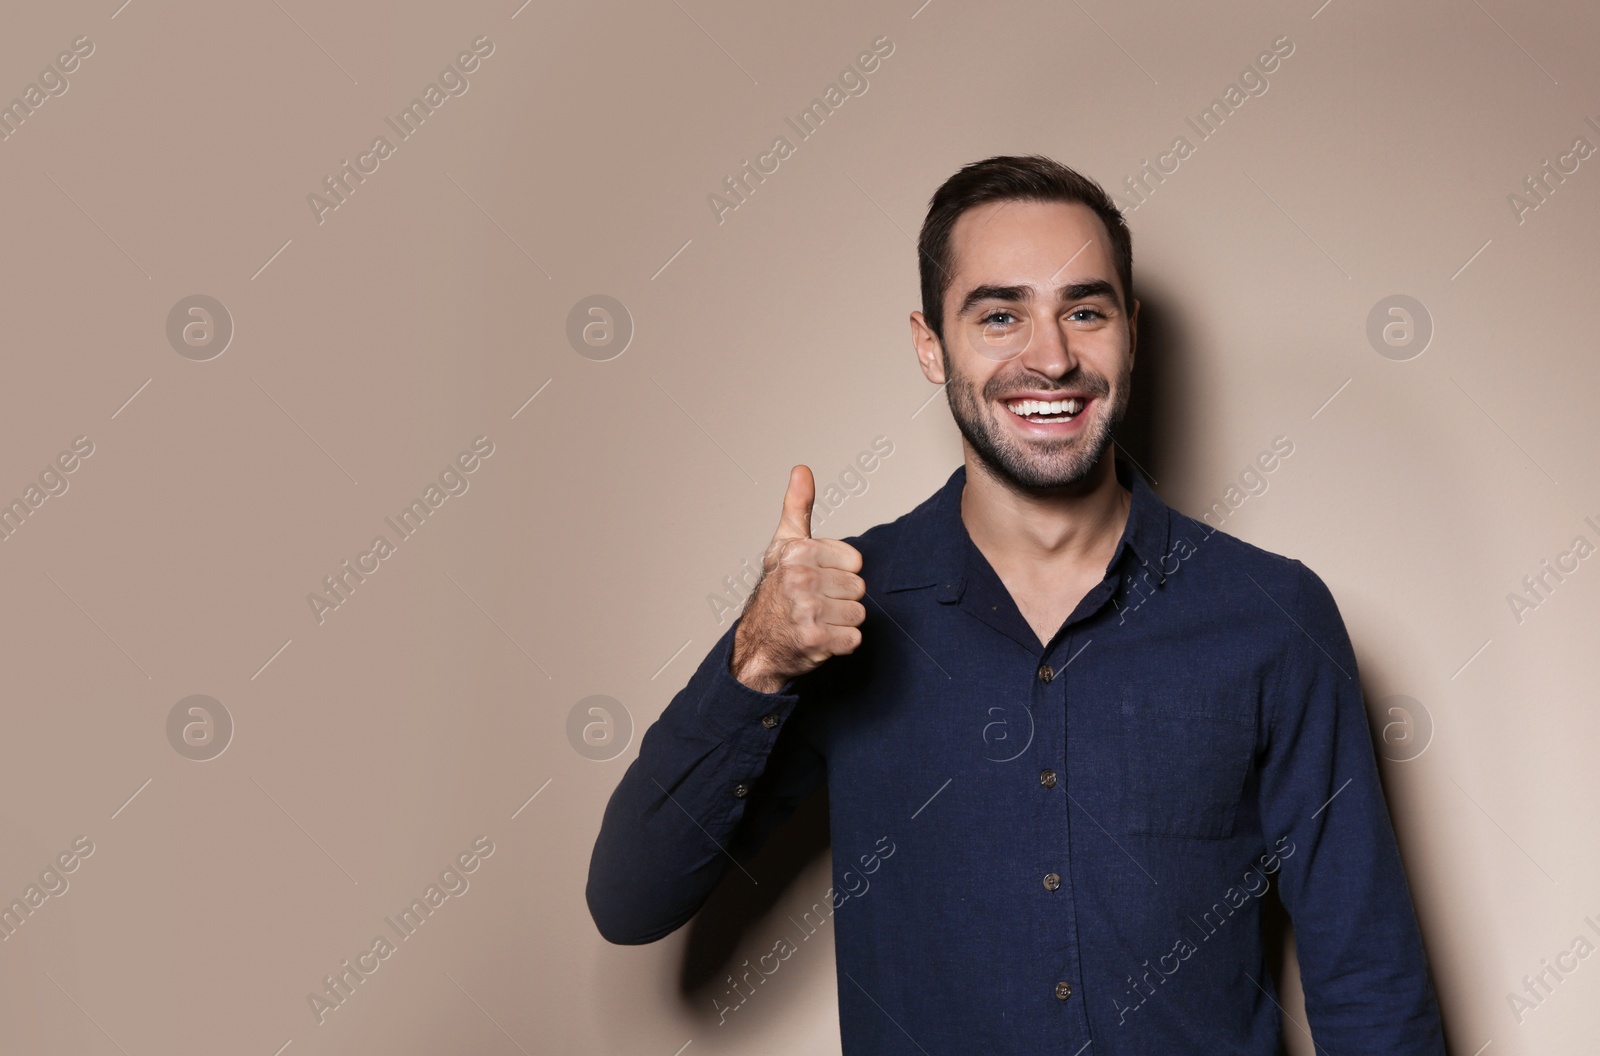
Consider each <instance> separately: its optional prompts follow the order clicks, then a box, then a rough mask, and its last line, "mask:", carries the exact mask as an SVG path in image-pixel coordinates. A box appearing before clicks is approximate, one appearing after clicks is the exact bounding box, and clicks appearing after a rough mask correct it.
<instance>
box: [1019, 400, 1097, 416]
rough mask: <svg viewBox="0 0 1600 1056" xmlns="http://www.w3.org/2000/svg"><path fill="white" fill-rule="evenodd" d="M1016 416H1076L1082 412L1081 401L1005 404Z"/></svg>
mask: <svg viewBox="0 0 1600 1056" xmlns="http://www.w3.org/2000/svg"><path fill="white" fill-rule="evenodd" d="M1006 406H1007V407H1009V408H1011V410H1012V411H1013V412H1014V413H1016V414H1017V415H1019V416H1021V417H1023V418H1026V417H1028V416H1030V415H1035V414H1062V413H1065V414H1068V415H1073V414H1077V413H1078V412H1079V411H1081V410H1083V401H1082V400H1080V399H1077V398H1076V397H1074V398H1069V399H1065V400H1048V401H1046V400H1012V401H1011V402H1010V403H1008V404H1006Z"/></svg>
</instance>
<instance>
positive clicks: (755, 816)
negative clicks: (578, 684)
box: [585, 616, 826, 945]
mask: <svg viewBox="0 0 1600 1056" xmlns="http://www.w3.org/2000/svg"><path fill="white" fill-rule="evenodd" d="M742 619H743V617H742V616H741V617H740V619H738V620H735V621H734V622H733V625H732V626H731V627H729V628H728V630H727V631H726V632H725V633H724V634H723V636H722V638H721V639H720V640H718V642H717V644H716V645H715V646H713V647H712V649H711V652H710V653H709V654H708V655H707V656H706V657H705V659H704V660H703V661H701V663H700V667H699V668H698V669H697V670H696V671H695V673H694V675H693V676H691V677H690V679H689V682H688V684H687V685H686V686H684V688H683V689H682V690H680V691H679V692H678V694H677V695H676V696H674V697H673V698H672V700H671V702H670V703H668V705H667V707H666V710H665V711H663V712H662V714H661V717H660V718H658V719H657V720H656V721H655V722H654V723H653V724H652V725H651V726H650V728H649V729H648V730H646V731H645V734H644V737H643V738H642V739H641V741H640V743H639V755H638V758H636V759H635V760H634V761H633V762H632V764H630V765H629V767H628V769H627V772H626V773H624V774H623V776H622V780H621V782H620V783H618V785H617V788H616V790H615V791H614V792H613V793H612V794H611V800H610V802H609V803H607V805H606V810H605V817H604V819H603V821H602V823H601V827H600V834H599V836H598V837H597V838H596V840H595V845H594V852H593V854H592V856H591V857H590V860H589V880H588V885H587V887H586V889H585V897H586V899H587V901H588V904H589V914H590V916H592V917H593V918H594V922H595V925H596V927H598V928H599V930H600V934H601V935H602V936H603V937H604V938H605V939H607V940H608V941H610V942H614V943H619V944H627V945H637V944H641V943H647V942H654V941H656V940H657V939H660V938H662V937H664V936H666V935H668V934H671V933H672V932H673V931H675V930H677V929H678V928H679V927H681V926H682V925H683V924H684V923H685V922H686V921H687V920H688V919H689V918H690V917H692V916H694V914H695V912H696V911H697V910H699V908H700V907H701V906H702V905H703V904H704V903H705V901H706V899H707V898H708V897H710V895H711V892H712V890H713V889H715V888H716V886H717V883H718V882H719V881H720V880H721V879H722V876H723V874H724V873H726V872H727V870H728V868H729V867H730V866H731V865H733V864H734V862H735V861H737V862H739V864H740V865H741V866H742V865H743V864H744V862H745V861H746V860H747V859H748V858H750V857H751V856H753V855H754V854H755V852H756V851H757V850H758V849H759V848H760V846H761V844H762V843H763V842H764V840H765V839H766V836H767V834H768V833H769V832H770V831H771V830H772V829H773V828H774V827H775V826H777V825H778V824H779V823H780V822H782V821H783V820H784V819H786V818H788V817H789V815H791V814H793V813H794V811H795V808H797V807H798V806H799V805H800V804H801V803H802V802H804V801H805V800H806V798H807V797H809V796H810V795H811V793H812V792H814V791H815V790H816V789H817V788H818V787H819V786H820V785H821V784H822V783H823V780H824V778H825V775H826V765H825V763H824V761H823V758H822V755H821V754H820V753H819V752H818V751H817V749H816V747H815V745H814V744H812V743H811V738H810V736H809V735H808V729H809V727H810V726H811V723H810V718H811V716H810V715H809V714H808V710H809V709H808V708H807V706H806V705H805V704H803V703H802V701H801V697H802V692H803V689H802V686H803V684H804V683H807V682H808V681H809V676H802V677H801V678H800V679H791V680H790V681H789V682H787V683H785V684H784V685H783V686H782V687H780V688H779V690H778V691H777V692H775V693H761V692H759V691H757V690H754V689H751V688H750V687H749V686H746V685H745V684H744V683H742V682H740V681H739V680H738V679H736V678H734V677H733V672H732V670H731V669H730V667H729V660H730V658H731V655H732V650H733V636H734V633H735V631H736V630H737V629H738V627H739V623H740V620H742ZM797 709H798V710H797Z"/></svg>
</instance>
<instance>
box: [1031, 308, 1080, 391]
mask: <svg viewBox="0 0 1600 1056" xmlns="http://www.w3.org/2000/svg"><path fill="white" fill-rule="evenodd" d="M1032 324H1033V325H1032V326H1031V328H1030V329H1031V331H1032V332H1031V333H1030V334H1029V335H1028V342H1027V346H1026V347H1025V348H1024V349H1023V350H1022V355H1021V356H1019V357H1018V359H1019V360H1020V362H1021V363H1022V365H1023V366H1025V367H1028V368H1030V369H1031V370H1034V371H1037V372H1038V373H1040V374H1043V375H1045V376H1047V377H1052V378H1055V377H1061V376H1062V375H1064V374H1069V373H1071V372H1072V370H1073V369H1074V368H1075V367H1076V366H1077V365H1078V360H1077V356H1076V355H1075V354H1074V353H1073V350H1072V342H1071V340H1070V335H1069V334H1068V333H1067V331H1066V329H1065V328H1064V327H1063V325H1062V323H1061V321H1060V320H1059V319H1056V318H1055V317H1054V316H1049V315H1047V316H1044V317H1042V318H1041V317H1039V316H1034V317H1033V319H1032Z"/></svg>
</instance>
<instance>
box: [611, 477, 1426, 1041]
mask: <svg viewBox="0 0 1600 1056" xmlns="http://www.w3.org/2000/svg"><path fill="white" fill-rule="evenodd" d="M1115 457H1116V472H1117V476H1118V479H1119V480H1120V481H1121V482H1122V483H1123V485H1124V486H1125V487H1127V488H1128V489H1129V490H1130V491H1131V492H1132V505H1131V507H1130V510H1129V515H1128V521H1127V525H1126V527H1125V529H1124V531H1123V534H1122V537H1121V539H1120V541H1119V542H1118V544H1117V549H1116V552H1115V554H1114V555H1113V557H1112V559H1111V562H1110V564H1109V565H1108V567H1107V571H1106V575H1105V577H1104V579H1102V580H1101V582H1100V583H1099V584H1098V585H1096V586H1095V587H1094V588H1092V589H1091V590H1090V591H1089V593H1088V594H1087V595H1086V596H1085V597H1084V598H1083V600H1082V601H1081V602H1080V603H1079V604H1078V606H1077V608H1076V609H1075V610H1074V611H1073V613H1072V614H1071V615H1070V616H1069V617H1068V618H1067V620H1066V622H1065V623H1063V624H1062V626H1061V627H1060V629H1059V630H1057V631H1056V632H1055V635H1054V637H1052V638H1051V640H1050V642H1049V644H1048V645H1041V643H1040V641H1039V638H1038V636H1037V635H1036V634H1035V633H1034V631H1033V629H1032V628H1031V627H1030V626H1029V625H1028V623H1027V621H1026V620H1025V619H1024V618H1023V616H1022V614H1021V612H1020V611H1019V610H1018V608H1017V606H1016V603H1015V602H1014V601H1013V600H1012V598H1011V596H1010V594H1009V592H1008V591H1007V590H1006V588H1005V586H1004V584H1003V583H1002V582H1001V581H1000V578H999V577H998V576H997V575H996V573H995V571H994V569H993V568H992V567H991V566H990V564H989V562H988V561H987V559H986V558H985V557H984V556H983V553H982V552H981V551H980V550H979V549H978V548H977V547H976V546H975V545H974V544H973V543H972V540H971V537H970V536H969V535H968V534H967V531H966V527H965V525H964V523H963V522H962V520H961V493H962V488H963V486H964V485H965V483H966V468H965V467H964V466H963V467H961V468H958V469H957V470H956V471H955V472H954V473H952V474H951V476H950V478H949V480H948V482H946V484H945V485H944V486H943V487H942V488H941V489H940V490H939V491H938V492H936V493H935V494H934V495H933V496H932V497H931V498H929V499H928V500H927V501H925V502H923V503H922V504H921V505H919V506H918V507H917V508H916V509H914V510H912V511H911V512H910V513H908V514H906V515H905V516H903V517H900V518H899V519H897V520H895V521H893V522H890V523H887V524H880V525H877V526H876V527H873V528H871V529H869V530H868V531H866V532H865V533H863V534H862V535H860V536H854V537H850V538H848V539H846V540H845V541H846V542H848V543H850V544H851V545H852V546H854V547H856V549H858V550H859V551H860V552H861V554H862V563H863V567H862V572H861V575H862V577H863V579H864V580H865V581H866V584H867V597H866V598H865V599H863V600H864V604H865V605H866V608H867V617H866V620H865V621H864V622H863V624H862V627H861V630H862V642H861V645H860V647H859V648H857V650H856V651H855V652H854V653H851V654H848V655H845V656H837V657H833V658H832V659H830V660H828V661H827V662H825V663H824V664H822V665H821V666H820V667H818V668H817V669H815V670H814V671H812V672H810V673H808V674H806V675H804V676H802V677H800V678H798V679H792V680H790V682H788V683H787V684H785V685H784V686H783V687H782V688H781V689H780V690H779V691H778V692H776V693H770V694H768V693H761V692H758V691H756V690H753V689H751V688H749V687H748V686H745V685H743V684H742V683H740V682H738V681H737V680H736V679H735V678H734V677H733V675H732V673H731V671H730V669H729V658H730V651H731V647H732V639H733V634H734V630H735V629H736V628H737V626H738V623H737V621H736V622H735V624H734V625H733V627H730V628H729V630H728V631H727V632H726V633H725V634H724V635H723V636H722V638H721V639H720V640H719V641H718V642H717V644H716V646H715V647H714V648H713V649H712V650H711V652H710V654H709V655H708V656H707V657H706V658H705V660H704V661H703V662H702V663H701V665H700V667H699V669H698V670H697V671H696V672H695V674H694V675H693V676H692V677H691V678H690V680H689V682H688V684H687V686H685V687H684V689H683V690H682V691H680V692H679V693H678V694H677V695H676V696H675V697H674V698H673V699H672V701H671V702H670V703H669V704H668V706H667V708H666V710H665V711H664V712H663V713H662V715H661V717H660V718H659V719H658V720H657V721H656V722H655V723H654V724H653V725H652V726H651V727H650V729H649V730H647V731H646V733H645V735H644V737H643V739H642V741H641V743H640V751H639V756H638V758H637V759H636V760H634V762H633V763H632V764H631V765H630V766H629V768H628V770H627V773H626V774H625V775H624V776H623V778H622V781H621V783H620V784H619V785H618V787H617V789H616V791H615V792H614V793H613V795H612V797H611V800H610V803H609V804H608V805H607V808H606V812H605V818H604V822H603V825H602V828H601V831H600V834H599V838H598V840H597V841H596V843H595V847H594V854H593V858H592V860H591V862H590V870H589V880H588V888H587V898H588V904H589V909H590V912H591V914H592V915H593V917H594V920H595V922H596V924H597V925H598V927H599V929H600V932H601V934H602V935H603V936H604V937H605V938H607V939H608V940H610V941H612V942H616V943H644V942H651V941H654V940H656V939H659V938H661V937H662V936H664V935H666V934H668V933H670V932H671V931H673V930H674V929H676V928H677V927H679V926H680V925H682V924H683V923H684V922H685V921H687V920H688V919H689V918H690V917H691V916H693V915H694V913H695V911H696V910H697V909H699V908H700V906H701V905H702V904H703V903H704V901H705V900H706V898H707V897H708V896H709V894H710V893H711V891H712V889H713V888H714V887H715V886H716V884H717V882H718V881H719V880H720V879H721V877H722V876H723V875H724V874H725V873H726V872H727V871H728V870H729V869H731V868H735V866H734V861H735V860H737V861H738V862H739V863H741V864H742V863H744V862H746V861H748V859H749V858H750V857H751V855H753V853H754V852H755V850H756V849H757V848H758V847H759V846H760V845H761V844H762V842H763V840H764V839H765V837H766V834H767V833H768V832H769V831H770V830H771V829H772V827H773V826H775V825H776V824H778V823H779V822H781V821H782V820H783V819H785V818H787V817H788V816H789V815H790V814H791V813H792V812H793V811H794V809H795V807H796V806H798V805H799V804H800V803H801V802H802V801H803V800H804V799H805V798H806V797H807V796H809V795H810V794H811V793H812V792H814V791H815V790H816V789H817V787H818V786H819V785H820V784H822V783H823V782H824V781H825V782H826V783H827V786H828V793H829V811H830V817H829V825H830V830H831V836H832V847H833V889H832V890H831V891H830V892H829V893H828V897H827V898H825V899H824V902H825V905H819V906H817V907H813V908H814V910H815V912H814V913H808V914H807V917H808V918H809V917H812V916H816V917H819V918H820V917H821V915H822V914H824V913H828V914H831V915H832V922H833V924H834V927H835V948H836V952H837V967H838V986H839V1019H840V1036H841V1039H842V1042H843V1049H844V1052H845V1054H846V1056H857V1054H859V1056H869V1054H870V1056H897V1054H906V1056H917V1054H921V1056H943V1054H947V1053H949V1054H956V1053H973V1052H993V1053H1027V1054H1029V1056H1037V1054H1040V1053H1060V1054H1064V1056H1079V1054H1083V1056H1120V1054H1127V1056H1150V1054H1161V1056H1175V1054H1177V1056H1182V1054H1194V1056H1222V1054H1239V1056H1273V1054H1276V1053H1277V1052H1278V1051H1279V1048H1278V1044H1279V1041H1278V1039H1279V1033H1280V1029H1281V1022H1280V1016H1281V1013H1280V1009H1279V1004H1278V997H1277V994H1276V992H1275V987H1274V985H1273V981H1272V979H1271V977H1270V975H1269V974H1268V971H1267V962H1266V956H1267V952H1266V950H1265V948H1264V945H1263V941H1262V932H1261V906H1262V901H1263V897H1264V896H1266V895H1267V892H1268V890H1269V888H1275V890H1276V896H1277V897H1278V898H1280V899H1281V901H1282V903H1283V905H1284V906H1285V907H1286V909H1287V910H1288V912H1289V914H1290V916H1291V917H1292V918H1293V923H1294V929H1295V940H1296V947H1297V953H1298V956H1299V961H1300V967H1301V980H1302V985H1303V987H1304V990H1305V994H1306V1007H1307V1014H1308V1016H1309V1019H1310V1028H1311V1032H1312V1034H1313V1037H1314V1039H1315V1041H1316V1043H1317V1045H1318V1047H1319V1048H1320V1050H1321V1051H1324V1052H1328V1053H1333V1054H1337V1056H1357V1054H1383V1056H1401V1054H1428V1056H1442V1054H1443V1053H1444V1051H1445V1049H1444V1041H1443V1036H1442V1031H1441V1026H1440V1020H1439V1012H1438V1006H1437V1001H1436V998H1435V994H1434V988H1433V985H1432V982H1431V980H1430V977H1429V973H1428V968H1427V962H1426V958H1425V955H1424V952H1423V947H1422V942H1421V937H1420V934H1419V931H1418V927H1417V920H1416V915H1415V912H1414V910H1413V907H1412V903H1411V898H1410V894H1409V892H1408V890H1407V885H1406V880H1405V874H1404V871H1403V869H1402V866H1401V862H1400V856H1399V853H1398V851H1397V849H1396V846H1395V838H1394V831H1393V828H1392V826H1391V824H1390V821H1389V816H1388V813H1387V809H1386V807H1385V804H1384V798H1383V792H1382V789H1381V787H1380V785H1379V782H1378V771H1377V765H1376V761H1375V758H1374V753H1373V746H1372V740H1371V732H1370V728H1369V726H1368V724H1367V717H1366V713H1365V709H1364V707H1363V702H1362V694H1361V687H1360V683H1359V681H1358V674H1357V670H1356V658H1355V655H1354V653H1353V651H1352V649H1351V646H1350V639H1349V636H1348V634H1347V633H1346V631H1345V627H1344V623H1343V621H1342V619H1341V617H1340V615H1339V611H1338V608H1337V607H1336V605H1335V603H1334V600H1333V597H1332V595H1331V594H1330V593H1329V591H1328V588H1327V586H1326V585H1325V584H1324V583H1323V582H1322V580H1321V579H1320V578H1318V576H1317V575H1316V574H1315V573H1313V572H1312V571H1311V570H1310V569H1309V568H1307V567H1306V566H1305V565H1303V564H1301V563H1300V562H1299V561H1296V560H1293V559H1290V558H1286V557H1280V556H1278V555H1276V554H1272V553H1269V552H1267V551H1265V550H1261V549H1259V548H1257V547H1254V546H1251V545H1250V544H1248V543H1245V542H1243V541H1241V540H1239V539H1237V538H1235V537H1233V536H1231V535H1228V534H1227V533H1225V532H1222V531H1218V530H1215V529H1212V528H1210V527H1209V526H1208V525H1205V524H1202V523H1200V522H1198V521H1196V520H1194V519H1192V518H1190V517H1187V516H1185V515H1183V514H1181V513H1179V512H1177V511H1176V510H1173V509H1172V508H1171V507H1169V506H1167V505H1166V504H1165V503H1164V502H1162V501H1161V499H1160V498H1159V497H1157V496H1156V494H1155V493H1154V492H1153V491H1151V490H1150V487H1149V486H1148V484H1147V483H1146V482H1145V481H1144V479H1143V478H1142V476H1140V474H1139V472H1138V470H1137V469H1136V468H1134V467H1133V466H1132V465H1131V464H1130V463H1129V462H1128V461H1127V460H1126V457H1125V456H1123V455H1122V454H1121V453H1120V451H1119V452H1117V454H1116V456H1115ZM808 926H810V921H809V919H808ZM774 963H776V962H774ZM761 970H762V971H765V967H763V968H762V969H761ZM747 985H750V986H755V985H759V981H758V980H752V981H751V982H750V983H749V984H747ZM1091 1043H1092V1044H1091Z"/></svg>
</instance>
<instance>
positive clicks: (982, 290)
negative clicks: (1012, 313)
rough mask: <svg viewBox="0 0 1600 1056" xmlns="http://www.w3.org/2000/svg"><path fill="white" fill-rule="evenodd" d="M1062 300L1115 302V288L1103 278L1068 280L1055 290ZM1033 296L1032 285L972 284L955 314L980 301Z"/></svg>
mask: <svg viewBox="0 0 1600 1056" xmlns="http://www.w3.org/2000/svg"><path fill="white" fill-rule="evenodd" d="M1056 292H1057V293H1058V294H1059V295H1060V298H1061V300H1063V301H1082V300H1087V299H1089V298H1091V297H1104V298H1106V299H1107V300H1109V301H1110V302H1112V303H1113V304H1115V303H1117V289H1116V287H1115V286H1112V285H1111V283H1109V282H1107V281H1106V280H1105V279H1090V280H1088V281H1087V282H1069V283H1066V284H1065V285H1063V286H1061V287H1060V288H1059V289H1058V290H1057V291H1056ZM1032 296H1033V287H1032V286H1030V285H1026V284H1024V285H1020V286H989V285H984V286H974V287H973V288H972V289H971V290H969V291H967V295H966V297H964V298H962V301H961V307H960V309H958V310H957V311H956V316H957V317H958V318H959V317H960V316H964V315H966V314H967V313H968V312H970V311H971V310H972V308H973V306H974V305H976V304H979V303H980V302H982V301H1026V300H1028V299H1030V298H1031V297H1032Z"/></svg>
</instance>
